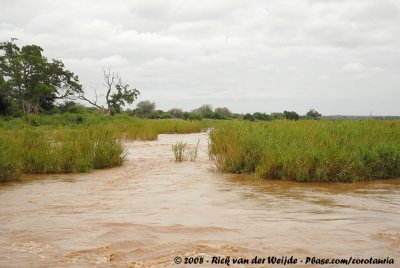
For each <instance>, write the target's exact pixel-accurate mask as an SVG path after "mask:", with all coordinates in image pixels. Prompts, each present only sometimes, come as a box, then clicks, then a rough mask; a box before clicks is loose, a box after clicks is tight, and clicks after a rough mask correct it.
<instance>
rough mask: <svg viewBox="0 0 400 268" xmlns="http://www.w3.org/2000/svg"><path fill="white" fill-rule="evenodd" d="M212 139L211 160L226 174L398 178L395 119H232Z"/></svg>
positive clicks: (399, 130)
mask: <svg viewBox="0 0 400 268" xmlns="http://www.w3.org/2000/svg"><path fill="white" fill-rule="evenodd" d="M210 139H211V143H210V155H211V157H212V159H213V160H214V161H215V163H216V165H217V168H218V169H219V170H221V171H223V172H228V173H255V174H256V175H257V176H259V177H262V178H269V179H289V180H295V181H300V182H306V181H307V182H354V181H362V180H372V179H385V178H393V177H397V176H400V122H398V121H375V120H363V121H308V120H304V121H297V122H293V121H272V122H232V121H231V122H226V123H225V124H223V125H220V126H219V127H218V128H216V129H215V130H214V131H213V132H212V133H211V135H210Z"/></svg>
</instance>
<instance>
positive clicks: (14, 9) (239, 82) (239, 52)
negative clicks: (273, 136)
mask: <svg viewBox="0 0 400 268" xmlns="http://www.w3.org/2000/svg"><path fill="white" fill-rule="evenodd" d="M21 6H23V7H24V8H23V9H21ZM0 18H1V19H0V40H8V39H9V38H11V37H17V38H18V39H19V43H20V44H32V43H33V44H38V45H40V46H42V47H43V48H44V50H45V54H46V55H47V56H48V57H50V58H58V59H62V60H63V61H64V62H65V63H66V65H67V67H68V68H69V69H71V70H72V71H74V72H75V73H77V74H79V76H80V78H81V82H82V83H83V84H84V85H85V87H86V88H87V90H88V91H90V90H91V89H92V88H101V86H102V85H101V83H102V77H101V68H102V67H108V66H111V67H112V68H113V69H114V70H115V71H118V72H119V73H120V74H121V75H122V77H123V78H124V80H125V81H126V82H128V83H130V84H132V85H133V86H136V87H137V88H138V89H140V90H141V91H142V96H141V98H142V99H151V100H153V101H155V102H156V103H157V104H158V107H159V108H162V109H168V108H172V107H173V106H179V107H182V108H185V109H193V108H195V107H196V106H198V105H201V104H203V103H210V104H212V105H213V106H214V107H217V106H228V107H230V108H231V109H232V110H233V111H237V112H254V111H265V112H273V111H282V110H284V109H296V110H297V111H298V112H301V113H304V112H306V111H307V110H308V109H309V108H316V109H318V110H319V111H320V112H322V113H323V114H370V113H373V114H396V115H399V114H400V112H399V109H398V104H397V102H396V101H394V100H398V99H399V97H400V93H399V92H400V91H399V85H400V77H399V75H398V73H399V69H400V50H399V48H400V27H398V25H400V3H399V2H398V1H394V0H392V1H389V0H382V1H378V0H346V1H343V0H342V1H339V0H335V1H328V0H271V1H262V0H254V1H243V0H220V1H213V0H202V1H194V0H169V1H165V0H134V1H128V0H118V1H105V0H101V1H94V0H80V1H77V0H71V1H50V0H48V1H45V0H39V1H27V0H26V1H24V0H13V1H9V0H3V1H2V9H1V10H0Z"/></svg>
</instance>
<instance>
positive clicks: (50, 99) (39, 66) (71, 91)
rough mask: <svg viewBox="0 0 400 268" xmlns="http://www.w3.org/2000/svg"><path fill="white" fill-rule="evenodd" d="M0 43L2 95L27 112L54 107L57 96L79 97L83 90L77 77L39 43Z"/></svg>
mask: <svg viewBox="0 0 400 268" xmlns="http://www.w3.org/2000/svg"><path fill="white" fill-rule="evenodd" d="M15 40H16V39H14V38H13V39H11V41H7V42H2V43H0V52H2V53H1V55H0V77H1V78H0V80H1V81H2V82H0V83H2V85H1V87H2V89H1V91H2V93H0V94H2V96H3V97H4V92H3V91H4V88H8V91H7V93H6V94H7V95H6V98H9V99H10V100H13V101H15V102H17V103H18V104H19V105H20V107H21V109H22V110H23V112H24V114H25V115H27V114H29V113H38V112H39V111H41V110H42V109H49V108H51V107H52V105H53V104H54V102H55V101H56V100H57V99H76V98H77V96H78V95H79V94H81V93H82V92H83V90H82V86H81V85H80V83H79V79H78V76H76V75H74V73H72V72H70V71H68V70H66V69H65V66H64V64H63V63H62V61H60V60H55V59H53V60H51V61H48V59H47V58H46V57H44V56H43V55H42V52H43V49H42V48H41V47H39V46H37V45H27V46H23V47H21V48H20V47H18V46H17V45H16V44H15V43H14V41H15Z"/></svg>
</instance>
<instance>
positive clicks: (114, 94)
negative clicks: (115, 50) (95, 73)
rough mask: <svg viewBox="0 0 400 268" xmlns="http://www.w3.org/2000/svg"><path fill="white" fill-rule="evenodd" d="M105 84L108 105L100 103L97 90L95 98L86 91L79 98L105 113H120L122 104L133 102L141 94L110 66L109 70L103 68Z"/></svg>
mask: <svg viewBox="0 0 400 268" xmlns="http://www.w3.org/2000/svg"><path fill="white" fill-rule="evenodd" d="M103 76H104V85H105V87H106V94H105V97H104V98H105V100H104V102H105V103H106V106H103V105H101V104H99V103H98V95H97V91H96V90H95V92H94V93H95V98H94V99H93V100H91V99H89V98H88V97H86V96H85V94H84V92H83V91H82V93H81V94H80V96H79V98H80V99H81V100H84V101H86V102H88V103H90V104H91V105H93V106H94V107H96V108H98V109H99V110H101V111H102V112H103V113H104V114H106V115H110V114H115V113H120V112H121V109H122V106H125V105H126V104H132V103H133V102H134V101H135V99H137V97H138V96H139V94H140V92H139V90H137V89H136V88H134V89H129V85H128V84H125V83H123V82H122V79H121V77H120V76H119V75H118V73H114V72H111V69H110V68H109V69H108V70H107V71H106V70H105V69H103Z"/></svg>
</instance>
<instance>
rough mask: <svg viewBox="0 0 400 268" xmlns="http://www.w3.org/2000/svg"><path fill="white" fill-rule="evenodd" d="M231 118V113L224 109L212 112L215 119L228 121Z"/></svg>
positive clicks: (219, 108)
mask: <svg viewBox="0 0 400 268" xmlns="http://www.w3.org/2000/svg"><path fill="white" fill-rule="evenodd" d="M230 117H232V112H231V111H230V110H229V109H228V108H226V107H218V108H215V110H214V118H215V119H228V118H230Z"/></svg>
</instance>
